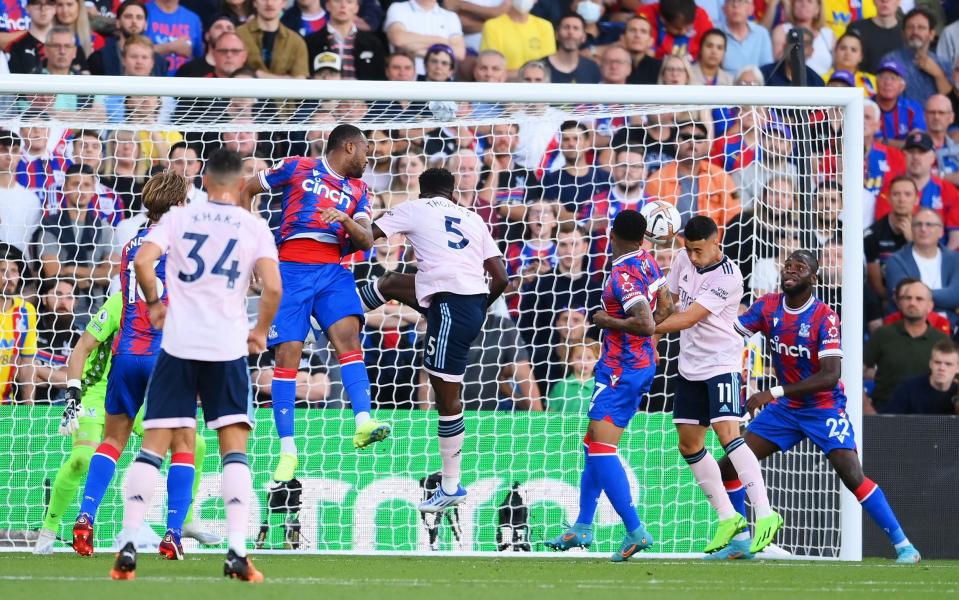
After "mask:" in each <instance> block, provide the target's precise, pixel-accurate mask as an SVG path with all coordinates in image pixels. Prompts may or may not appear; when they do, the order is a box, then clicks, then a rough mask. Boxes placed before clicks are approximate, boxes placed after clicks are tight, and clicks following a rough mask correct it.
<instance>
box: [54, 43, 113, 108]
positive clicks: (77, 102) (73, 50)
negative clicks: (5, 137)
mask: <svg viewBox="0 0 959 600" xmlns="http://www.w3.org/2000/svg"><path fill="white" fill-rule="evenodd" d="M44 51H45V52H46V55H47V59H46V63H47V64H46V67H45V68H44V69H43V71H42V72H43V73H45V74H49V75H80V74H81V72H80V71H79V67H78V66H77V56H78V53H79V51H80V49H79V48H78V47H77V41H76V36H75V35H74V34H73V33H72V32H71V31H70V30H69V29H67V28H66V27H62V26H60V25H57V26H56V27H53V28H51V29H50V32H49V33H48V34H47V42H46V44H44ZM47 110H48V112H49V113H50V116H53V117H54V118H56V119H60V120H70V119H74V120H85V121H101V120H103V119H104V118H105V117H106V114H107V113H106V109H105V108H104V105H103V96H91V95H86V94H84V95H77V94H57V95H56V96H54V97H53V102H52V105H51V106H49V108H48V109H47Z"/></svg>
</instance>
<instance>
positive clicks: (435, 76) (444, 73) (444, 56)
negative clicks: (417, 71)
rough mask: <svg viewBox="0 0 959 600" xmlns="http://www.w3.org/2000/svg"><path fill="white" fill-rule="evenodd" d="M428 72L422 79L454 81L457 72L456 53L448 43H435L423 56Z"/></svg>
mask: <svg viewBox="0 0 959 600" xmlns="http://www.w3.org/2000/svg"><path fill="white" fill-rule="evenodd" d="M423 64H424V65H425V68H426V74H425V75H422V76H420V78H419V79H420V81H452V80H453V73H455V72H456V55H455V54H453V49H452V48H450V47H449V46H447V45H446V44H434V45H432V46H430V47H429V48H428V49H427V50H426V56H425V57H424V58H423Z"/></svg>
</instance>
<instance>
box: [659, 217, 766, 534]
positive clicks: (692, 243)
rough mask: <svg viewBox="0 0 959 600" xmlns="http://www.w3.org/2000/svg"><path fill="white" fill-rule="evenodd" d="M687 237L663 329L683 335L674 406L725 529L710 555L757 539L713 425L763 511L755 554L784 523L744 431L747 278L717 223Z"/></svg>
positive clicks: (690, 227) (693, 226) (704, 221)
mask: <svg viewBox="0 0 959 600" xmlns="http://www.w3.org/2000/svg"><path fill="white" fill-rule="evenodd" d="M683 235H684V237H685V238H686V248H685V249H684V250H680V251H679V252H677V253H676V256H675V258H673V262H672V265H671V266H670V269H669V276H668V277H667V281H668V282H669V291H670V293H671V294H672V295H673V301H674V302H676V303H678V305H679V311H678V312H675V313H673V314H671V315H670V316H669V317H667V318H666V319H665V320H664V321H662V322H661V323H660V324H659V325H657V326H656V333H657V334H665V333H673V332H675V331H681V332H682V333H680V338H679V382H678V383H677V386H676V399H675V401H674V403H673V423H674V424H675V425H676V430H677V431H678V433H679V451H680V452H681V453H682V455H683V458H684V459H685V460H686V462H687V463H688V464H689V468H690V469H692V471H693V475H694V476H695V477H696V482H697V483H699V487H700V488H701V489H702V490H703V493H704V494H706V498H707V499H709V504H710V505H712V507H713V509H714V510H715V511H716V512H717V513H718V514H719V527H718V529H717V530H716V533H715V535H714V536H713V539H712V541H710V542H709V544H707V546H706V548H705V549H704V550H705V552H707V553H712V552H716V551H718V550H720V549H722V548H724V547H726V545H727V544H729V542H730V541H731V540H732V539H733V537H734V536H738V537H739V539H741V540H749V533H748V527H749V525H748V523H747V522H746V518H745V514H739V513H737V512H736V509H735V508H734V507H733V505H732V502H730V500H729V497H728V496H727V495H726V490H725V489H724V487H723V478H722V475H721V473H720V471H719V464H718V463H717V462H716V459H715V458H713V455H712V454H710V453H709V451H708V450H706V447H705V441H706V431H707V428H709V427H712V429H713V431H715V432H716V437H718V438H719V442H720V443H721V444H722V445H723V449H724V450H725V451H726V456H728V457H729V460H730V461H731V462H732V464H733V466H734V467H735V468H736V471H737V472H738V473H739V479H740V480H741V481H742V482H743V484H744V485H745V488H746V492H747V493H748V494H749V501H750V502H751V503H752V505H753V510H755V511H756V535H755V537H754V538H753V543H752V546H751V547H750V548H749V551H750V552H753V553H755V552H759V551H760V550H762V549H763V548H764V547H765V546H766V545H768V544H769V543H770V542H772V540H773V536H774V535H775V534H776V531H778V530H779V528H780V527H782V524H783V520H782V517H780V516H779V514H777V513H776V512H775V511H773V510H772V508H770V506H769V497H768V496H767V494H766V484H765V483H764V482H763V476H762V472H761V471H760V469H759V461H758V460H757V459H756V456H755V455H754V454H753V453H752V452H750V451H749V448H747V447H746V446H745V442H744V441H743V438H742V437H740V435H739V424H740V423H741V422H742V420H743V416H744V415H745V414H746V405H745V402H742V401H741V400H740V390H741V375H740V369H741V366H742V365H741V363H742V347H743V340H742V336H741V335H739V334H738V333H737V332H736V329H735V323H736V322H737V317H738V312H739V310H738V309H739V301H740V300H742V297H743V276H742V274H741V273H740V272H739V267H737V266H736V263H734V262H733V261H731V260H729V259H728V258H726V257H725V256H724V255H723V249H722V247H721V246H720V244H719V228H718V227H717V226H716V222H715V221H713V220H712V219H710V218H709V217H702V216H699V217H693V218H692V219H690V220H689V222H688V223H687V224H686V227H685V228H684V229H683Z"/></svg>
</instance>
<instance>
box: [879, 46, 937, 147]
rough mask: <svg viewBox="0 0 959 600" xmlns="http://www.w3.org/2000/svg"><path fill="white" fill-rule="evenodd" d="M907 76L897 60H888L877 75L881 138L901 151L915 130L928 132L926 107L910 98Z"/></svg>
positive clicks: (880, 67)
mask: <svg viewBox="0 0 959 600" xmlns="http://www.w3.org/2000/svg"><path fill="white" fill-rule="evenodd" d="M905 89H906V72H905V70H904V69H903V67H902V65H900V64H899V63H898V62H896V61H894V60H884V61H883V62H882V64H881V65H879V71H877V73H876V104H878V105H879V109H880V110H881V111H882V127H881V128H880V130H879V131H880V135H881V136H882V140H883V143H885V144H887V145H889V146H892V147H894V148H901V147H902V145H903V142H904V140H905V139H906V136H907V135H908V134H909V132H910V131H912V130H914V129H925V128H926V119H925V115H924V114H923V111H922V105H920V104H919V103H917V102H915V101H913V100H910V99H909V98H906V97H905V95H904V94H903V92H904V91H905Z"/></svg>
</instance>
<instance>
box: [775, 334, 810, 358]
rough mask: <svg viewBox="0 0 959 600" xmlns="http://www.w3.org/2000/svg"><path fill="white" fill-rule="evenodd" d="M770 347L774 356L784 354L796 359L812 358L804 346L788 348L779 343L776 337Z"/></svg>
mask: <svg viewBox="0 0 959 600" xmlns="http://www.w3.org/2000/svg"><path fill="white" fill-rule="evenodd" d="M772 347H773V352H775V353H776V354H785V355H786V356H793V357H796V358H812V353H810V352H809V348H806V347H805V346H789V345H787V344H785V343H784V342H780V341H779V336H778V335H777V336H776V337H774V338H773V342H772Z"/></svg>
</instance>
